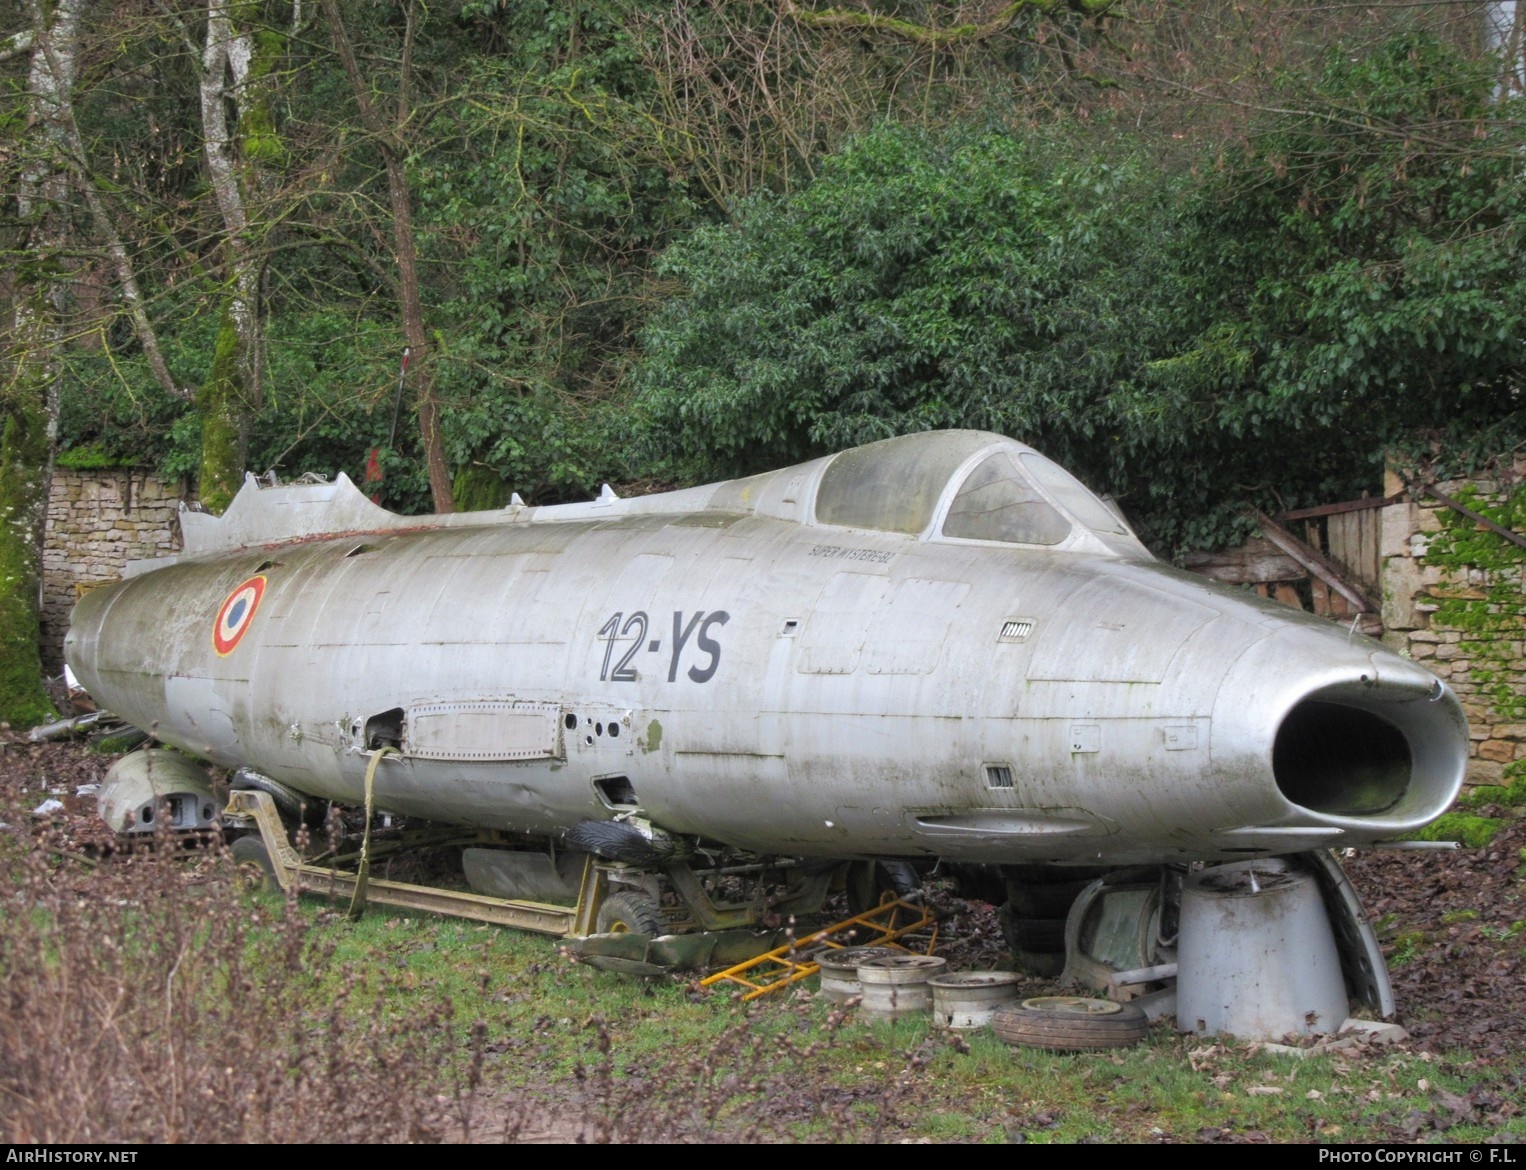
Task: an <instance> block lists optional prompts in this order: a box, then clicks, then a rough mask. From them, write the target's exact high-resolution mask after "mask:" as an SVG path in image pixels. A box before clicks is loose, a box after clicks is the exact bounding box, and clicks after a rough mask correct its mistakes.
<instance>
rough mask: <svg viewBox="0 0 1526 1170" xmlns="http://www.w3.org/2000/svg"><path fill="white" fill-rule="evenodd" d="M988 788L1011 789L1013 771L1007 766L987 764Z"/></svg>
mask: <svg viewBox="0 0 1526 1170" xmlns="http://www.w3.org/2000/svg"><path fill="white" fill-rule="evenodd" d="M986 787H987V788H1011V787H1012V769H1011V768H1009V767H1007V765H1006V764H987V765H986Z"/></svg>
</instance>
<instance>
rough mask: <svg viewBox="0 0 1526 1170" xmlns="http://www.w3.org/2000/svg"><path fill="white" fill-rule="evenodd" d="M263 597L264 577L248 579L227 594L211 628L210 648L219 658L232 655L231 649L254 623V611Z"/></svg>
mask: <svg viewBox="0 0 1526 1170" xmlns="http://www.w3.org/2000/svg"><path fill="white" fill-rule="evenodd" d="M264 596H265V578H264V577H250V578H249V580H247V581H245V582H244V583H243V584H242V585H239V586H238V587H237V588H236V589H234V590H233V592H232V593H230V594H228V599H227V600H226V601H224V602H223V604H222V608H221V609H219V610H218V611H217V621H216V622H215V623H214V624H213V626H212V648H213V649H214V650H216V651H217V653H218V656H219V657H227V656H228V655H229V654H232V653H233V648H234V647H235V646H237V645H238V643H239V639H240V638H242V637H243V636H244V631H246V630H247V629H248V628H249V624H250V623H251V622H252V621H254V611H255V610H257V609H259V607H260V598H262V597H264Z"/></svg>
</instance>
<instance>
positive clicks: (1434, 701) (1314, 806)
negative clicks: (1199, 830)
mask: <svg viewBox="0 0 1526 1170" xmlns="http://www.w3.org/2000/svg"><path fill="white" fill-rule="evenodd" d="M1340 643H1343V644H1344V645H1338V644H1340ZM1311 663H1314V664H1318V665H1316V666H1313V667H1311V666H1310V665H1308V664H1311ZM1213 727H1214V731H1213V743H1214V758H1215V761H1216V762H1217V763H1219V764H1221V765H1222V764H1224V763H1226V762H1241V761H1243V764H1241V765H1240V766H1243V767H1245V768H1257V769H1261V770H1263V774H1264V770H1265V769H1266V768H1267V767H1268V765H1269V767H1270V776H1269V777H1266V778H1268V779H1270V780H1271V782H1272V783H1271V789H1272V790H1274V791H1275V794H1276V799H1275V801H1273V802H1272V803H1274V804H1280V806H1281V807H1280V808H1277V809H1275V810H1274V809H1270V808H1269V809H1268V811H1270V812H1271V813H1272V815H1270V816H1265V817H1262V818H1259V819H1258V822H1257V823H1254V824H1246V825H1238V826H1229V827H1226V828H1225V829H1224V830H1223V831H1221V833H1220V836H1221V837H1223V838H1224V839H1226V840H1230V839H1234V840H1239V841H1243V842H1244V843H1245V845H1246V846H1247V847H1249V846H1250V845H1252V844H1253V843H1254V844H1256V845H1262V846H1268V847H1274V848H1277V849H1278V850H1279V851H1283V850H1285V849H1288V848H1298V847H1304V848H1307V847H1310V846H1311V845H1313V844H1315V843H1319V842H1321V841H1322V842H1323V843H1324V844H1327V845H1351V844H1359V843H1370V842H1373V841H1379V840H1384V839H1388V838H1392V837H1396V836H1401V835H1403V834H1405V833H1409V832H1413V831H1414V830H1416V829H1419V828H1421V827H1422V826H1424V825H1426V824H1428V823H1430V822H1431V821H1433V820H1435V819H1436V817H1438V816H1440V815H1441V814H1442V813H1443V812H1445V811H1446V809H1447V808H1448V807H1449V806H1450V805H1451V803H1452V801H1453V800H1455V799H1456V797H1457V793H1458V790H1459V789H1460V788H1461V786H1462V782H1463V778H1464V775H1465V772H1466V768H1467V759H1468V726H1467V720H1466V718H1465V716H1464V714H1463V710H1462V704H1461V703H1460V702H1459V701H1458V699H1457V696H1456V694H1454V693H1453V691H1452V689H1451V688H1450V687H1448V686H1447V685H1446V684H1445V683H1444V682H1442V681H1441V680H1440V679H1439V678H1437V677H1436V676H1435V675H1433V674H1431V673H1430V672H1429V671H1427V670H1425V669H1423V668H1421V667H1419V666H1417V665H1415V663H1413V662H1410V661H1408V660H1407V659H1404V658H1401V657H1399V656H1398V655H1397V654H1394V653H1392V652H1390V651H1388V650H1386V649H1383V648H1382V647H1380V646H1377V645H1376V644H1375V643H1373V642H1370V641H1368V640H1367V639H1364V638H1357V639H1348V638H1346V637H1345V636H1344V635H1341V634H1339V633H1338V632H1336V631H1333V630H1325V629H1323V628H1311V627H1308V626H1303V625H1299V626H1293V627H1289V628H1287V629H1284V630H1281V631H1278V632H1277V633H1276V634H1274V635H1272V636H1271V637H1269V638H1266V639H1263V640H1262V641H1261V642H1258V643H1257V644H1256V645H1254V646H1252V647H1251V648H1250V649H1249V650H1247V651H1246V653H1245V654H1244V655H1243V656H1242V657H1241V658H1240V659H1239V661H1238V662H1236V663H1235V665H1234V667H1233V668H1232V669H1231V671H1230V674H1229V677H1228V678H1226V680H1225V686H1224V688H1223V690H1222V691H1221V694H1220V699H1219V702H1218V704H1217V707H1216V709H1215V712H1214V717H1213ZM1295 837H1296V838H1297V840H1294V838H1295ZM1279 838H1287V840H1285V841H1280V840H1279Z"/></svg>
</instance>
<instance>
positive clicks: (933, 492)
mask: <svg viewBox="0 0 1526 1170" xmlns="http://www.w3.org/2000/svg"><path fill="white" fill-rule="evenodd" d="M990 443H991V436H990V435H986V434H981V433H980V432H978V431H934V432H928V433H923V434H917V435H902V436H901V437H899V438H895V439H886V440H883V441H882V442H879V443H871V444H870V445H869V446H867V447H857V448H854V449H853V450H851V451H844V452H843V453H842V454H841V455H839V456H837V457H836V458H835V459H833V460H832V462H831V464H830V465H829V466H828V467H827V469H826V472H825V473H824V474H823V475H822V477H821V486H820V488H818V489H817V492H816V519H817V521H818V522H820V523H822V524H840V525H842V526H844V527H847V528H877V529H879V530H880V531H882V532H904V533H907V534H909V535H913V536H914V535H916V534H918V533H920V532H922V531H924V530H925V529H926V528H927V526H928V524H930V523H931V522H932V518H933V510H934V509H935V508H936V507H937V506H938V499H939V497H941V496H942V495H943V489H944V488H945V487H947V486H948V481H949V477H950V476H952V475H953V474H954V472H955V471H957V470H958V469H959V465H960V464H962V463H963V462H964V461H965V460H966V459H968V458H969V457H970V456H971V455H973V454H974V453H975V452H976V451H978V450H979V449H980V448H981V447H986V446H989V445H990Z"/></svg>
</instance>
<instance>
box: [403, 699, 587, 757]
mask: <svg viewBox="0 0 1526 1170" xmlns="http://www.w3.org/2000/svg"><path fill="white" fill-rule="evenodd" d="M560 749H561V708H560V707H558V706H555V705H553V704H549V703H515V702H510V701H495V700H486V701H475V702H465V703H431V704H427V705H425V706H420V707H414V708H412V709H410V710H409V712H408V722H407V727H406V730H405V731H404V740H403V754H404V755H407V756H412V757H413V758H415V759H422V760H476V761H483V762H486V761H493V760H548V759H554V758H556V757H557V756H559V755H560V754H561V750H560Z"/></svg>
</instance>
